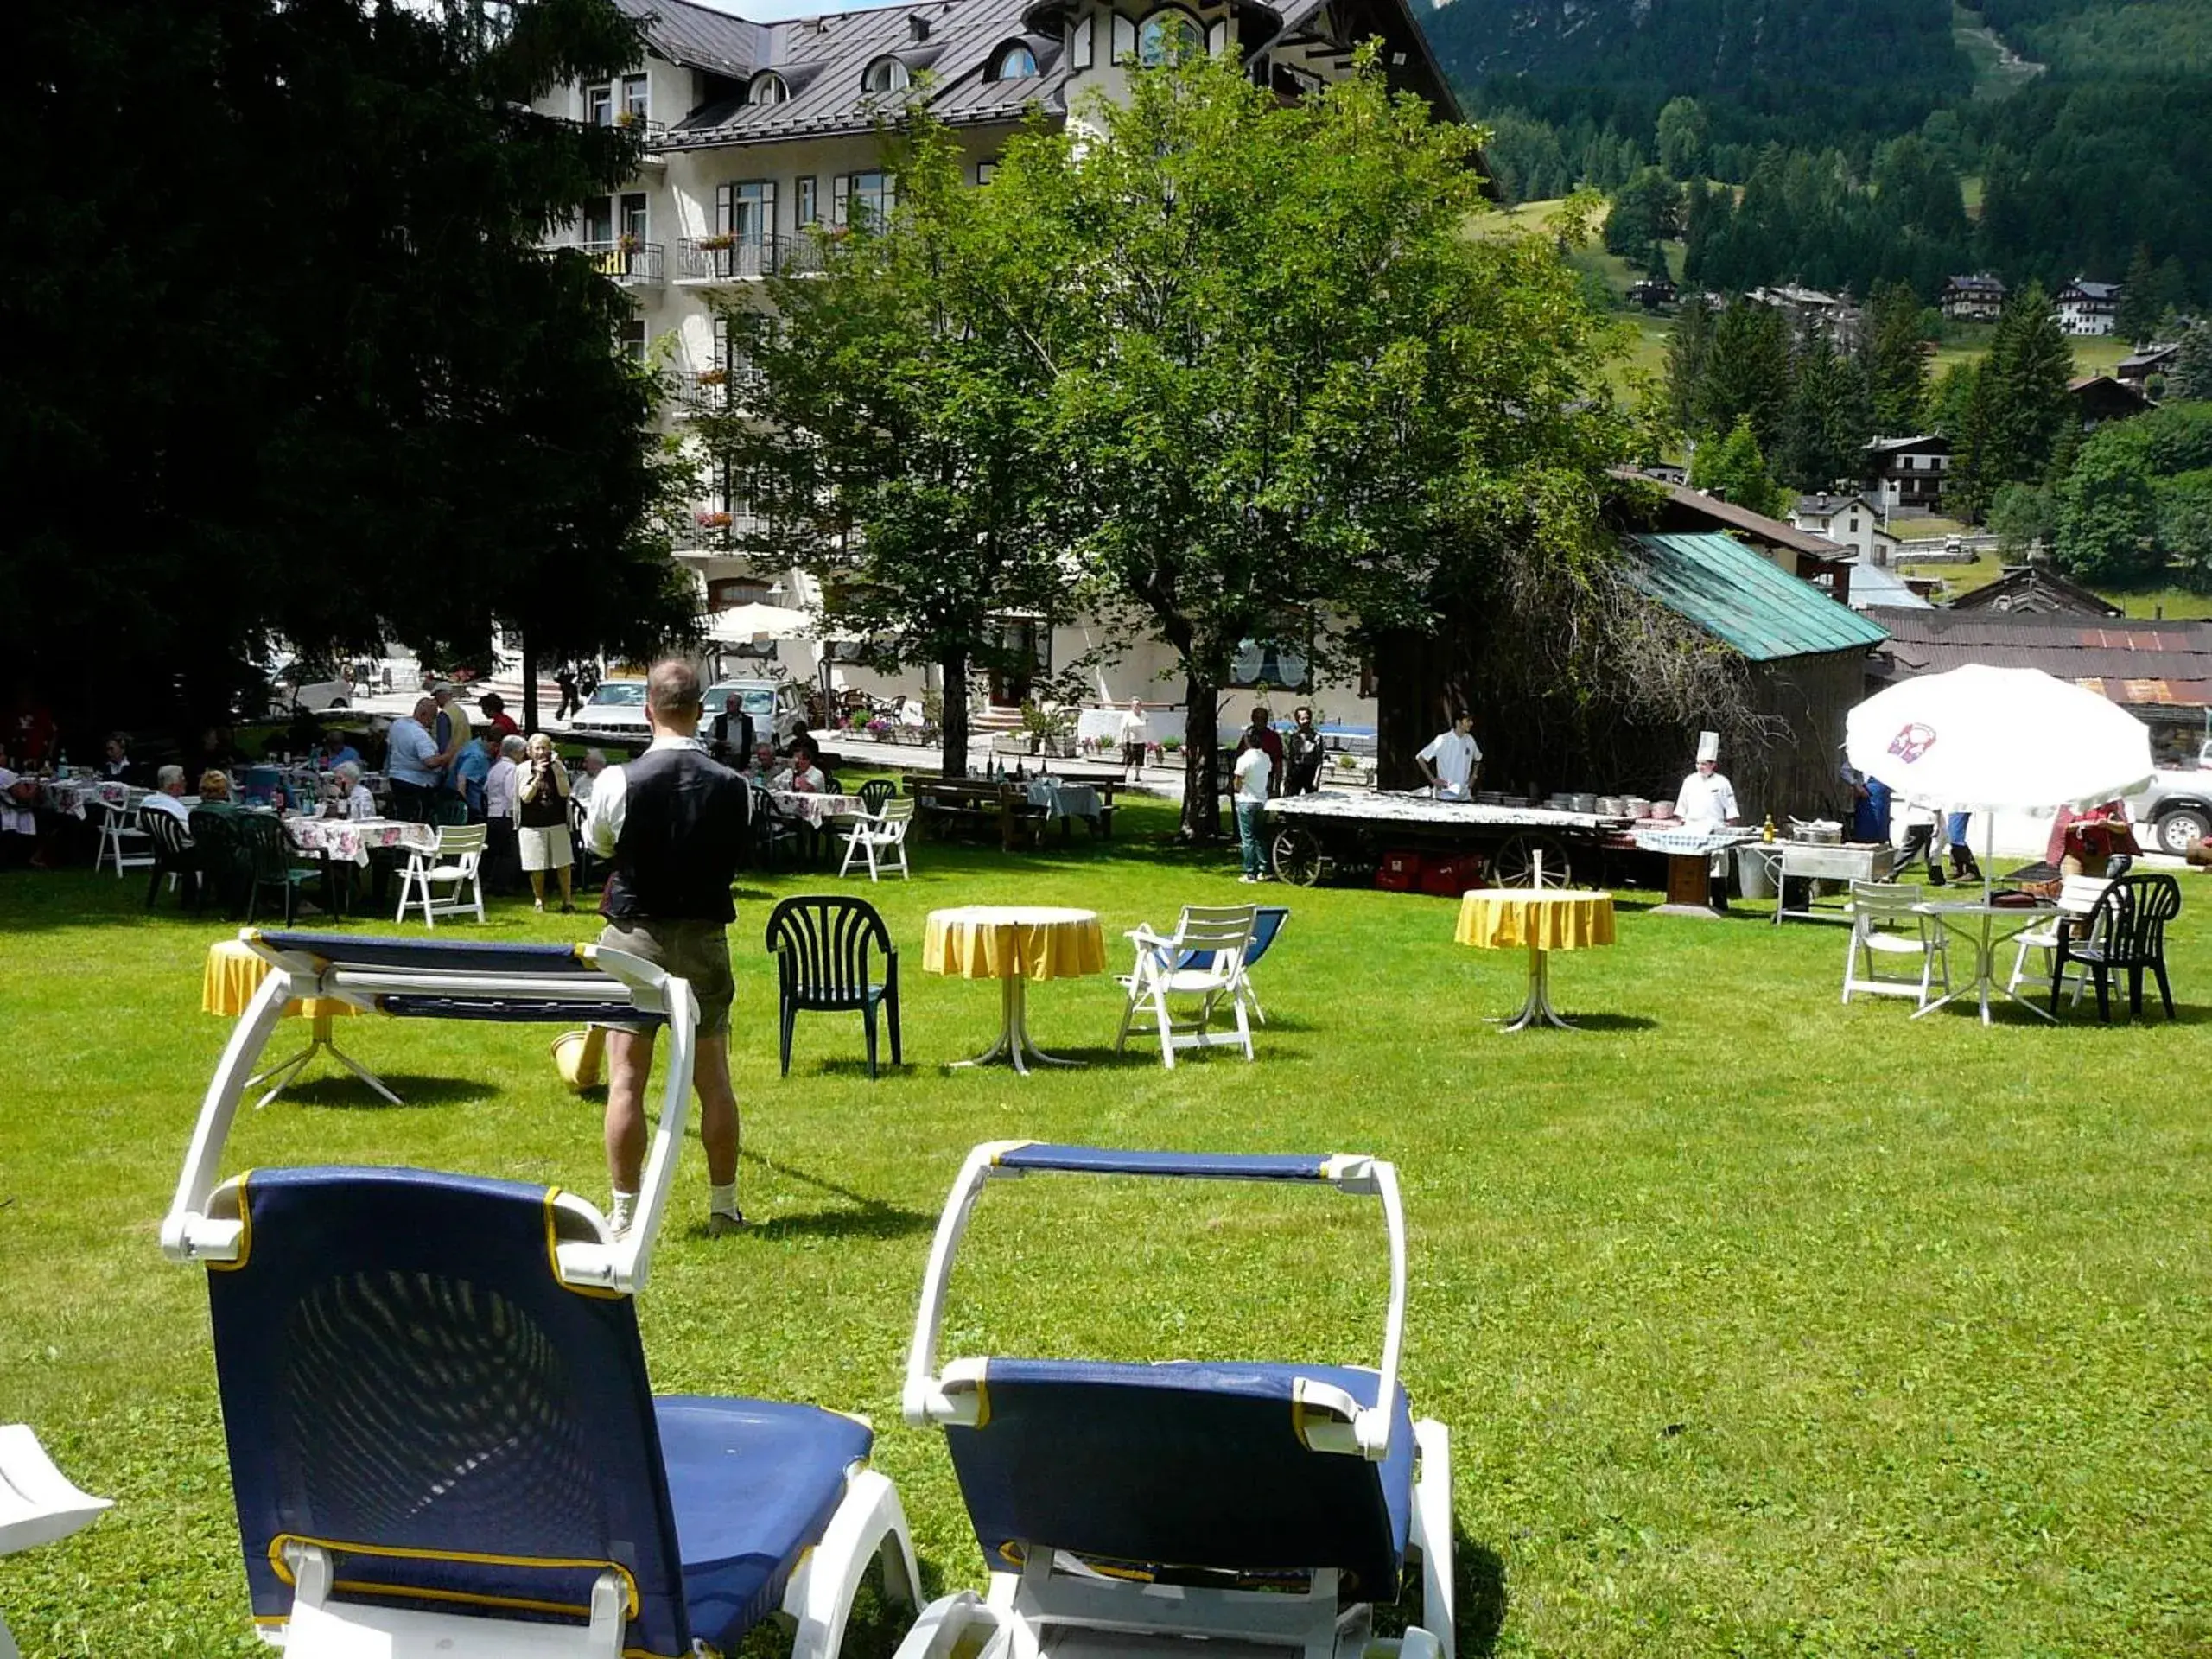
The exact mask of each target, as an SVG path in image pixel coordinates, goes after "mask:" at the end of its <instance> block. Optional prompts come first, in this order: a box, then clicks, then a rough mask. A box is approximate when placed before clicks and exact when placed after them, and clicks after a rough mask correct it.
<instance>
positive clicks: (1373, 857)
mask: <svg viewBox="0 0 2212 1659" xmlns="http://www.w3.org/2000/svg"><path fill="white" fill-rule="evenodd" d="M1633 822H1634V820H1633V819H1631V818H1628V817H1604V816H1600V815H1599V814H1598V813H1595V812H1569V811H1560V810H1556V809H1554V808H1551V807H1539V806H1497V805H1492V804H1486V803H1484V802H1481V801H1479V800H1477V801H1440V800H1438V799H1436V798H1434V797H1433V795H1431V794H1429V793H1428V792H1427V791H1425V790H1424V791H1407V792H1402V793H1401V792H1396V791H1372V790H1362V791H1358V792H1357V793H1356V794H1355V793H1350V792H1344V791H1336V790H1326V789H1325V790H1322V791H1319V793H1318V794H1313V795H1286V796H1281V797H1278V798H1275V799H1274V800H1271V801H1269V802H1268V823H1269V827H1270V828H1271V829H1272V830H1273V832H1274V833H1273V836H1272V838H1271V841H1270V847H1271V849H1272V853H1273V859H1274V872H1275V874H1276V876H1277V877H1278V878H1279V879H1281V880H1284V881H1288V882H1293V883H1294V884H1296V885H1297V886H1299V887H1313V885H1314V884H1315V883H1317V882H1319V881H1322V880H1328V879H1332V878H1334V879H1338V880H1368V879H1370V878H1371V877H1373V876H1374V874H1376V871H1377V870H1378V869H1379V868H1382V867H1383V862H1384V861H1385V860H1386V859H1387V858H1389V856H1390V855H1392V854H1394V853H1398V852H1407V853H1412V854H1414V855H1421V856H1425V857H1430V858H1440V859H1441V858H1448V857H1450V856H1452V855H1466V854H1473V855H1477V856H1478V857H1479V858H1480V859H1481V860H1482V861H1483V865H1484V869H1485V871H1486V872H1487V876H1486V880H1487V881H1488V883H1489V885H1491V886H1492V887H1538V886H1541V887H1567V886H1568V885H1570V884H1571V883H1572V882H1573V880H1574V879H1575V878H1576V877H1577V876H1578V875H1579V876H1580V877H1582V878H1583V879H1584V880H1586V881H1589V880H1595V879H1596V878H1597V875H1598V869H1599V853H1600V851H1601V850H1602V849H1604V848H1605V846H1606V845H1607V844H1608V842H1611V841H1613V840H1614V839H1615V838H1617V837H1618V836H1621V835H1622V834H1624V832H1625V831H1626V830H1627V829H1629V827H1630V824H1631V823H1633ZM1463 885H1464V886H1466V887H1473V886H1476V885H1477V883H1476V882H1474V881H1472V880H1469V881H1466V882H1465V883H1464V884H1463ZM1456 893H1457V890H1456V889H1455V890H1454V896H1456Z"/></svg>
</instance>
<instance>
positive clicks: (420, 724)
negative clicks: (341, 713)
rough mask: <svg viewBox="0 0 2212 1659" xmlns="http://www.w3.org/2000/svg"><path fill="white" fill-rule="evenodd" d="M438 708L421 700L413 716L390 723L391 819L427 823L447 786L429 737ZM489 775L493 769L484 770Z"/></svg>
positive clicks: (387, 746)
mask: <svg viewBox="0 0 2212 1659" xmlns="http://www.w3.org/2000/svg"><path fill="white" fill-rule="evenodd" d="M437 714H438V705H437V704H436V703H435V702H431V701H430V699H429V698H428V697H418V698H416V701H415V709H414V712H413V713H412V714H410V715H405V716H403V717H402V718H400V719H398V720H395V721H392V722H391V734H390V735H389V736H388V738H387V739H386V741H385V777H386V779H388V780H389V782H390V783H391V810H392V816H393V817H398V818H410V819H412V820H413V821H415V822H416V823H429V818H430V807H431V804H432V803H433V801H434V800H435V798H436V793H437V790H438V788H439V786H440V785H442V784H443V783H444V781H445V779H444V772H445V761H444V757H443V756H442V755H441V754H440V753H438V742H437V740H436V739H435V738H434V737H432V736H431V735H430V722H431V721H434V720H435V719H436V718H437ZM485 770H486V772H489V771H490V770H491V768H490V767H488V766H487V767H486V768H485Z"/></svg>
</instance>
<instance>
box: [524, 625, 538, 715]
mask: <svg viewBox="0 0 2212 1659" xmlns="http://www.w3.org/2000/svg"><path fill="white" fill-rule="evenodd" d="M522 728H523V730H524V731H525V732H534V731H536V730H537V646H536V645H533V644H531V635H530V634H528V633H527V632H525V633H524V635H523V637H522Z"/></svg>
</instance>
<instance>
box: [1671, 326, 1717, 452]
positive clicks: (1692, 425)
mask: <svg viewBox="0 0 2212 1659" xmlns="http://www.w3.org/2000/svg"><path fill="white" fill-rule="evenodd" d="M1712 353H1713V308H1712V307H1711V306H1709V305H1707V303H1706V300H1705V296H1704V295H1702V294H1693V295H1691V296H1690V297H1689V298H1688V299H1687V300H1685V301H1683V302H1682V308H1681V313H1680V315H1677V316H1676V317H1675V332H1674V333H1673V334H1670V335H1669V336H1668V339H1667V406H1668V409H1669V411H1670V412H1671V413H1672V414H1673V416H1674V417H1675V425H1676V426H1677V427H1678V428H1680V429H1681V430H1682V431H1684V432H1691V431H1694V430H1695V429H1696V427H1697V421H1698V411H1699V409H1700V403H1699V399H1700V397H1701V396H1702V392H1701V390H1700V388H1701V387H1702V386H1703V385H1704V383H1705V366H1706V361H1707V359H1708V358H1709V357H1710V356H1711V355H1712Z"/></svg>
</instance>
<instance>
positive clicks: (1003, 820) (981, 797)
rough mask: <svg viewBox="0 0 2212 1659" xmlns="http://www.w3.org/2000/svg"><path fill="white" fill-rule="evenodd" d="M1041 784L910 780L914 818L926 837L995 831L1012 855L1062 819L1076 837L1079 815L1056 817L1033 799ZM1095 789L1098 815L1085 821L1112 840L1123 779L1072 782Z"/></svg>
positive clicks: (1062, 830) (1027, 781) (1062, 829)
mask: <svg viewBox="0 0 2212 1659" xmlns="http://www.w3.org/2000/svg"><path fill="white" fill-rule="evenodd" d="M1035 781H1037V780H1035V779H1022V780H1020V781H1016V780H1015V779H1011V778H1007V779H974V778H918V777H909V778H908V779H907V780H906V792H907V793H908V794H909V795H911V796H912V797H913V799H914V816H915V818H916V820H917V821H918V823H921V824H922V825H923V826H924V829H925V832H927V833H931V834H935V835H938V836H947V835H951V834H955V833H957V832H961V831H967V832H974V831H976V830H985V831H988V830H992V829H995V830H996V831H997V833H998V837H999V844H1000V846H1001V847H1002V848H1004V849H1006V850H1007V852H1013V851H1014V850H1015V849H1017V848H1020V847H1026V846H1031V845H1033V844H1035V842H1036V839H1037V835H1038V831H1039V829H1041V828H1042V826H1044V825H1045V824H1046V823H1050V822H1051V821H1052V819H1053V818H1054V817H1058V819H1059V823H1060V833H1061V835H1062V836H1066V835H1068V834H1069V833H1070V824H1071V820H1072V818H1073V817H1077V816H1082V815H1079V814H1070V813H1058V814H1055V813H1054V812H1053V811H1052V808H1051V806H1050V805H1049V804H1046V803H1043V802H1040V801H1037V800H1034V799H1033V798H1031V793H1030V785H1031V784H1032V783H1033V782H1035ZM1068 781H1070V782H1071V783H1079V784H1081V785H1084V787H1086V788H1088V789H1091V790H1095V791H1096V792H1097V796H1098V816H1097V817H1096V818H1090V817H1084V822H1085V823H1089V824H1090V825H1091V828H1092V830H1093V832H1094V833H1096V834H1098V835H1102V836H1110V835H1112V834H1113V833H1114V790H1115V786H1116V783H1117V782H1118V780H1117V779H1107V778H1071V779H1069V780H1068Z"/></svg>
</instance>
